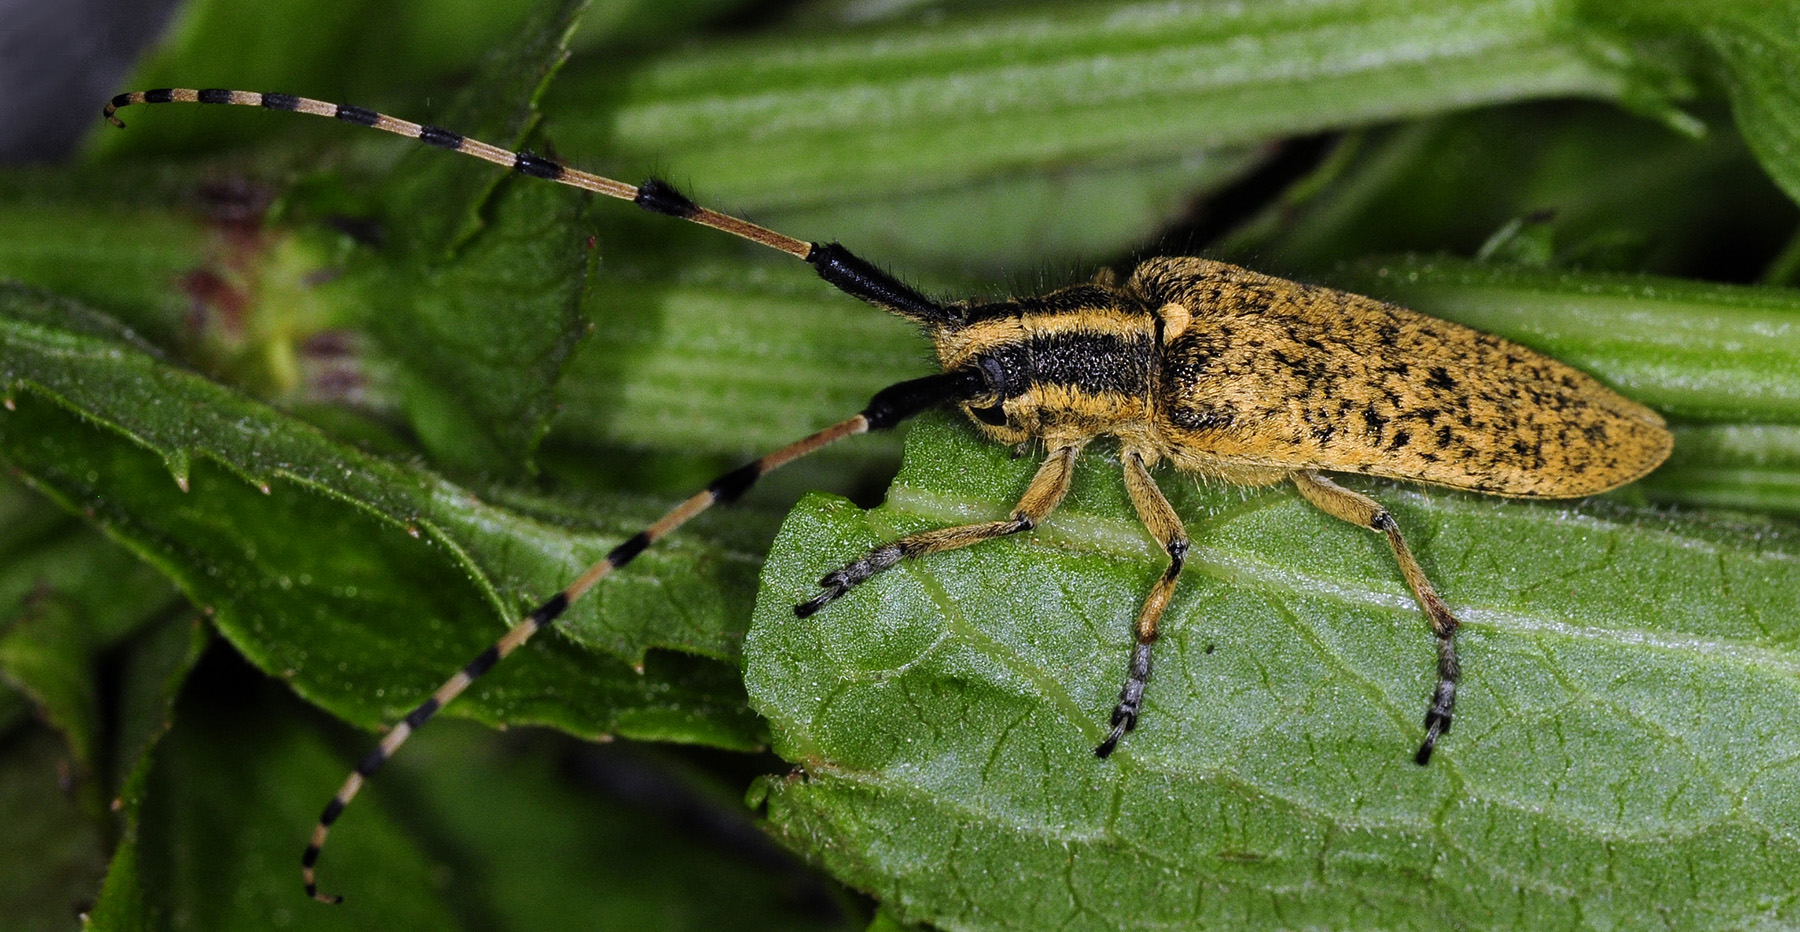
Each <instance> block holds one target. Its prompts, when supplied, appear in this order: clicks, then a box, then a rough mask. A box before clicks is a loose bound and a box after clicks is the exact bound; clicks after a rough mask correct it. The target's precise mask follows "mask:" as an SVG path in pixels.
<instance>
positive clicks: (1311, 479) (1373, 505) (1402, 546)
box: [1293, 470, 1462, 766]
mask: <svg viewBox="0 0 1800 932" xmlns="http://www.w3.org/2000/svg"><path fill="white" fill-rule="evenodd" d="M1293 480H1294V485H1295V487H1297V488H1298V489H1299V490H1300V494H1301V495H1303V496H1305V497H1306V500H1307V501H1309V502H1312V503H1313V504H1314V505H1315V506H1317V507H1318V508H1319V510H1321V511H1323V512H1325V513H1326V514H1328V515H1331V516H1333V517H1336V518H1342V519H1343V520H1345V521H1348V522H1350V523H1351V524H1355V525H1358V526H1360V527H1366V528H1368V529H1369V530H1371V531H1379V532H1381V533H1383V534H1386V535H1387V541H1388V546H1389V547H1391V548H1393V551H1394V559H1395V560H1396V561H1398V562H1399V564H1400V575H1402V576H1404V577H1406V584H1407V585H1408V586H1410V587H1412V591H1413V598H1415V599H1417V600H1418V602H1419V607H1420V608H1422V609H1424V610H1425V617H1427V618H1429V619H1430V620H1431V630H1432V631H1433V632H1435V633H1436V634H1437V638H1438V651H1437V653H1438V683H1437V689H1436V691H1434V692H1433V693H1432V698H1431V708H1430V710H1429V711H1427V712H1426V713H1425V740H1424V742H1422V743H1421V744H1420V745H1419V753H1418V754H1417V755H1416V756H1415V757H1414V758H1413V760H1414V761H1415V762H1417V763H1418V764H1419V765H1420V766H1424V765H1425V764H1426V763H1427V762H1429V761H1430V760H1431V751H1432V749H1433V748H1435V747H1436V746H1437V740H1438V737H1439V736H1440V735H1445V734H1448V733H1449V732H1450V711H1451V709H1452V708H1454V707H1455V705H1456V683H1457V680H1459V679H1460V678H1461V676H1462V668H1461V666H1460V665H1459V664H1458V663H1457V660H1456V643H1455V640H1454V638H1455V636H1456V628H1457V625H1458V622H1457V620H1456V616H1455V615H1452V614H1450V609H1449V607H1448V606H1446V605H1445V604H1444V600H1443V599H1441V598H1438V594H1437V590H1436V589H1435V588H1433V587H1432V585H1431V580H1429V579H1427V578H1425V571H1424V570H1423V569H1421V568H1420V567H1419V561H1418V560H1416V559H1413V555H1412V551H1411V550H1409V549H1407V546H1406V541H1405V540H1403V539H1401V537H1400V526H1399V525H1398V524H1396V523H1394V516H1393V515H1391V514H1388V510H1387V509H1386V508H1383V507H1382V506H1381V503H1380V502H1377V501H1376V500H1374V499H1372V498H1370V497H1368V496H1367V495H1363V494H1361V493H1359V492H1352V491H1351V490H1349V489H1346V488H1344V487H1343V486H1341V485H1338V484H1337V483H1335V482H1332V481H1331V480H1330V479H1327V478H1325V477H1324V476H1322V475H1320V474H1319V473H1317V472H1313V471H1312V470H1299V471H1296V472H1295V473H1294V474H1293Z"/></svg>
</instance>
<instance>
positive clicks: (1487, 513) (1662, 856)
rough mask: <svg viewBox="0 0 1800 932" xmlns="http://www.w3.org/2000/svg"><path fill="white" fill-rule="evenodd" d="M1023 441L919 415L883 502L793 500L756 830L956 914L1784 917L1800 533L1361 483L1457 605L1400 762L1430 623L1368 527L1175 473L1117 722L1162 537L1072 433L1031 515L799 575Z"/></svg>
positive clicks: (1077, 922) (1715, 921) (973, 498)
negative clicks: (1046, 496) (1447, 698)
mask: <svg viewBox="0 0 1800 932" xmlns="http://www.w3.org/2000/svg"><path fill="white" fill-rule="evenodd" d="M1035 465H1036V464H1035V463H1033V462H1032V461H1031V460H1030V459H1022V460H1012V459H1009V458H1008V456H1007V453H1006V451H1005V450H1001V449H996V448H995V447H993V446H992V445H989V444H985V443H982V442H980V441H979V440H977V438H976V437H975V436H974V434H973V432H972V430H970V429H969V428H967V427H965V426H963V425H962V424H960V423H955V422H951V421H949V420H947V419H939V420H933V421H928V422H926V423H923V424H921V425H919V426H918V427H916V428H915V429H914V431H913V433H912V435H911V437H910V438H909V441H908V445H907V460H906V465H905V467H904V469H903V470H902V473H901V475H900V477H899V479H898V480H896V483H895V487H894V489H893V490H892V491H891V493H890V495H889V498H888V503H887V504H886V505H884V506H883V507H881V508H878V509H876V510H874V511H870V512H862V511H859V510H858V509H856V508H854V507H851V506H849V505H847V504H845V503H842V502H839V501H835V500H830V499H825V498H818V497H815V498H809V499H808V500H807V501H805V502H803V503H802V505H801V507H800V508H799V509H797V510H796V512H795V513H794V515H793V516H792V517H791V518H790V520H789V522H788V524H787V526H786V527H784V529H783V533H782V536H781V538H780V539H779V540H778V541H777V543H776V545H775V548H774V551H773V552H772V553H771V556H770V559H769V561H768V563H767V565H766V569H765V577H764V586H763V592H762V595H761V597H760V598H759V601H758V606H757V618H756V622H755V626H754V628H753V629H752V632H751V637H750V640H749V641H748V643H747V647H746V665H747V666H746V679H747V682H748V684H749V688H750V693H751V698H752V701H753V702H754V703H755V704H756V707H757V709H758V710H759V711H761V712H762V713H763V714H764V715H766V716H768V717H769V719H770V722H771V727H772V729H773V732H774V735H775V747H776V750H777V751H778V752H779V753H781V754H782V755H783V756H784V757H786V758H788V759H789V760H792V761H794V762H795V763H796V765H797V769H796V772H795V774H793V775H792V776H790V777H788V778H785V779H780V778H769V779H766V780H764V781H762V782H761V783H760V784H759V789H758V791H757V793H758V796H759V798H760V800H761V801H762V802H763V803H764V804H765V805H766V806H767V810H768V817H769V820H770V823H771V825H772V827H773V828H774V830H775V831H776V832H777V833H778V834H779V835H780V837H782V838H783V839H785V840H786V841H787V842H788V843H790V844H792V845H794V846H796V847H797V848H798V849H799V850H801V851H803V852H805V853H806V854H807V855H808V856H809V857H812V858H814V859H816V860H818V861H819V862H821V863H822V864H824V865H825V866H826V867H827V869H829V870H830V871H832V873H833V874H835V875H837V876H838V877H840V878H842V879H844V880H845V881H846V882H848V883H850V884H852V885H853V886H856V887H859V888H861V889H864V890H867V891H869V892H871V893H873V894H874V895H875V896H877V897H878V898H879V899H881V900H882V902H883V903H884V904H885V907H886V908H887V909H889V910H892V911H893V912H894V913H895V915H896V916H897V917H898V918H900V919H901V920H904V921H907V922H926V923H931V924H934V925H938V926H942V927H946V928H958V929H1041V928H1052V927H1054V928H1069V929H1131V928H1165V927H1169V926H1185V927H1214V926H1221V927H1224V926H1229V927H1232V928H1293V927H1300V926H1320V927H1332V928H1360V927H1382V928H1399V927H1423V926H1430V927H1443V926H1447V925H1457V926H1461V927H1470V928H1501V927H1507V928H1512V927H1521V926H1523V927H1529V928H1534V929H1559V928H1571V929H1573V928H1582V927H1585V926H1584V923H1586V922H1589V921H1592V919H1593V916H1594V910H1595V909H1603V908H1606V906H1607V904H1609V903H1610V904H1614V908H1615V909H1617V910H1619V912H1617V913H1615V915H1616V916H1617V918H1618V919H1619V920H1620V921H1622V922H1627V924H1635V921H1636V920H1635V919H1634V918H1633V917H1636V919H1641V918H1642V916H1643V911H1644V910H1645V909H1647V908H1648V906H1649V904H1656V907H1657V912H1658V916H1659V919H1658V921H1659V922H1667V923H1669V924H1670V925H1672V926H1674V927H1678V928H1690V929H1700V928H1737V927H1741V926H1742V925H1744V924H1747V923H1753V922H1773V923H1776V924H1783V923H1787V922H1792V921H1794V920H1795V919H1796V916H1794V915H1793V914H1792V910H1793V908H1794V907H1793V901H1792V899H1791V898H1790V897H1789V896H1788V892H1789V891H1790V889H1791V882H1792V877H1793V875H1794V872H1795V870H1796V869H1800V836H1796V834H1795V833H1794V832H1793V831H1792V829H1791V826H1793V825H1796V824H1800V770H1796V768H1795V767H1794V766H1793V763H1792V762H1793V760H1795V752H1796V750H1800V746H1797V745H1796V740H1795V738H1794V736H1793V734H1792V729H1791V728H1788V727H1786V724H1785V723H1786V722H1788V721H1789V720H1791V719H1792V718H1793V717H1794V716H1795V715H1797V714H1800V690H1797V689H1796V688H1795V679H1794V676H1793V669H1794V667H1795V663H1796V659H1797V658H1796V655H1795V647H1796V645H1797V644H1800V626H1797V625H1800V614H1797V613H1796V612H1795V601H1794V595H1793V593H1794V592H1795V591H1796V590H1797V588H1800V536H1797V535H1796V534H1795V533H1794V532H1793V530H1792V528H1791V527H1782V526H1776V525H1771V524H1766V523H1756V524H1738V523H1734V522H1731V521H1726V520H1719V519H1706V518H1699V517H1694V518H1673V517H1669V516H1667V515H1665V514H1661V513H1657V512H1652V511H1646V510H1642V509H1634V508H1629V507H1625V506H1622V505H1618V504H1614V503H1611V502H1608V501H1606V500H1604V499H1602V500H1590V501H1587V502H1583V503H1566V502H1548V503H1517V502H1506V501H1501V500H1496V499H1487V498H1481V497H1476V496H1469V495H1462V494H1456V493H1450V492H1443V491H1433V490H1426V489H1420V488H1415V487H1409V486H1399V485H1392V484H1386V483H1378V482H1369V481H1355V480H1353V479H1352V480H1346V481H1349V482H1350V483H1351V484H1352V485H1354V486H1355V487H1356V488H1359V489H1366V490H1367V491H1368V492H1369V493H1370V494H1372V495H1373V496H1374V497H1376V498H1377V499H1378V500H1380V501H1382V502H1383V503H1384V504H1386V505H1388V506H1389V507H1390V508H1391V509H1392V511H1393V512H1394V514H1395V516H1396V518H1397V520H1398V521H1399V523H1400V526H1401V527H1402V529H1403V530H1404V531H1405V532H1406V533H1407V535H1408V536H1409V538H1410V540H1411V542H1412V544H1413V547H1414V549H1415V550H1416V551H1418V553H1419V555H1420V559H1421V560H1422V562H1423V563H1424V564H1425V567H1426V569H1427V571H1428V572H1429V573H1430V574H1431V575H1432V577H1433V579H1434V580H1435V582H1436V583H1437V585H1438V587H1439V590H1440V591H1441V592H1442V593H1443V594H1444V595H1445V597H1446V599H1447V600H1448V601H1449V603H1450V604H1451V606H1452V607H1453V608H1454V609H1455V610H1457V611H1458V612H1459V613H1460V615H1461V618H1462V620H1463V622H1464V627H1463V629H1462V632H1461V634H1460V635H1459V646H1460V649H1461V653H1462V657H1463V670H1464V678H1463V684H1462V690H1461V692H1460V693H1459V701H1458V718H1457V723H1456V729H1455V731H1454V733H1452V734H1451V735H1450V736H1449V737H1448V738H1447V739H1446V741H1445V743H1444V744H1443V745H1441V746H1440V748H1439V756H1438V757H1436V758H1434V759H1433V761H1432V764H1431V766H1429V767H1425V768H1421V767H1417V766H1415V765H1414V764H1413V763H1412V760H1411V753H1412V750H1413V747H1414V746H1415V744H1416V742H1417V741H1418V739H1419V737H1420V734H1421V728H1420V724H1419V721H1420V718H1421V716H1422V713H1423V710H1424V706H1425V703H1426V700H1427V698H1428V695H1429V692H1430V689H1431V683H1432V676H1433V639H1432V636H1431V634H1430V632H1429V629H1428V628H1427V626H1426V624H1425V621H1424V618H1423V617H1422V615H1421V614H1420V612H1419V610H1418V608H1417V607H1416V605H1415V604H1414V603H1413V600H1412V598H1411V596H1410V595H1409V594H1408V592H1407V590H1406V587H1405V584H1404V582H1403V581H1402V580H1401V578H1400V574H1399V572H1398V570H1397V569H1396V568H1395V567H1394V564H1393V560H1392V558H1391V556H1390V555H1389V554H1388V553H1387V551H1386V547H1385V545H1384V543H1383V542H1382V541H1381V540H1380V539H1379V538H1378V537H1376V536H1375V535H1372V534H1369V533H1368V532H1366V531H1362V530H1359V529H1357V528H1354V527H1351V526H1350V525H1348V524H1345V523H1343V522H1340V521H1336V520H1335V519H1332V518H1330V517H1328V516H1326V515H1324V514H1322V513H1320V512H1318V511H1317V510H1315V509H1313V508H1311V507H1310V506H1308V505H1307V504H1306V503H1305V502H1304V501H1303V500H1302V499H1300V497H1299V496H1298V495H1297V494H1296V493H1294V492H1293V490H1292V489H1290V488H1286V487H1275V488H1271V489H1267V490H1259V491H1255V492H1247V491H1243V490H1237V489H1230V488H1220V487H1219V486H1217V485H1202V484H1200V483H1198V482H1196V481H1194V480H1193V479H1190V478H1188V477H1184V476H1180V475H1177V474H1171V473H1168V472H1166V471H1165V472H1164V474H1163V475H1162V477H1161V480H1160V481H1161V485H1162V486H1163V488H1164V489H1165V491H1166V492H1167V493H1169V496H1170V498H1171V500H1172V501H1173V502H1174V504H1175V505H1176V508H1177V510H1178V511H1179V512H1180V514H1181V515H1182V516H1183V518H1184V520H1185V522H1186V524H1187V527H1188V531H1189V533H1190V535H1191V536H1192V538H1193V541H1194V547H1193V550H1192V551H1190V553H1189V554H1188V562H1187V569H1186V571H1185V572H1184V573H1183V575H1182V578H1181V584H1180V587H1179V588H1178V590H1177V593H1176V596H1175V600H1174V602H1173V604H1172V605H1171V607H1170V609H1169V614H1168V616H1167V617H1165V619H1164V622H1163V632H1164V634H1163V636H1162V638H1161V639H1160V640H1159V641H1158V643H1157V653H1156V667H1155V674H1154V676H1153V679H1152V682H1151V684H1150V691H1149V694H1148V706H1147V711H1146V712H1145V714H1144V717H1143V719H1142V720H1141V722H1140V724H1139V727H1138V729H1137V731H1136V732H1134V733H1133V734H1132V735H1130V736H1129V737H1128V738H1127V739H1126V740H1125V742H1124V743H1123V744H1122V745H1121V747H1120V749H1119V751H1118V752H1117V753H1116V754H1115V755H1114V756H1113V757H1112V758H1110V759H1107V760H1099V759H1096V758H1095V757H1094V756H1093V753H1092V749H1093V747H1094V746H1095V745H1096V744H1097V743H1098V742H1099V740H1100V739H1101V738H1102V737H1103V735H1104V734H1105V725H1106V719H1107V715H1108V713H1109V712H1110V710H1111V708H1112V705H1113V702H1114V700H1115V696H1116V694H1117V691H1118V688H1119V685H1120V683H1121V682H1122V680H1123V676H1124V672H1125V664H1126V659H1127V657H1128V655H1129V652H1130V644H1131V641H1132V635H1131V626H1132V622H1133V619H1134V618H1135V616H1136V614H1137V611H1138V607H1139V605H1140V603H1141V601H1142V599H1143V597H1144V595H1145V593H1146V592H1147V590H1148V587H1149V585H1150V583H1151V581H1152V580H1153V579H1154V578H1155V576H1156V575H1157V574H1158V573H1159V572H1160V571H1161V570H1162V568H1163V565H1164V563H1165V558H1164V557H1162V556H1161V553H1160V550H1159V548H1157V546H1156V545H1155V544H1154V543H1153V542H1152V541H1151V540H1150V539H1149V537H1148V535H1147V534H1146V533H1145V532H1144V531H1143V530H1142V528H1141V526H1140V525H1139V523H1138V521H1137V519H1136V518H1135V516H1134V515H1133V514H1132V511H1131V508H1130V506H1129V503H1128V502H1127V501H1126V500H1125V497H1124V495H1123V492H1122V488H1121V483H1120V481H1119V479H1118V476H1117V468H1118V467H1117V465H1116V462H1113V461H1111V457H1110V456H1109V455H1108V453H1107V451H1106V450H1105V449H1104V448H1102V449H1101V450H1099V451H1096V452H1093V453H1090V454H1089V455H1088V456H1087V457H1085V459H1084V462H1083V464H1082V466H1081V468H1080V469H1079V471H1078V474H1077V476H1076V479H1075V485H1074V489H1073V491H1072V492H1071V495H1070V499H1069V501H1068V503H1067V504H1065V506H1064V507H1063V508H1062V509H1061V510H1059V512H1058V513H1057V514H1056V515H1055V516H1054V517H1053V518H1052V519H1051V520H1050V521H1048V522H1046V523H1045V524H1044V525H1043V526H1041V527H1039V528H1038V529H1037V530H1035V531H1034V532H1033V533H1032V535H1030V537H1029V538H1028V539H1022V538H1011V539H1007V540H1004V541H996V542H992V543H989V544H986V545H983V546H980V547H976V548H970V549H969V550H964V551H957V552H953V553H947V554H940V555H937V556H934V557H931V558H927V559H924V560H918V561H913V562H909V563H907V564H905V565H904V566H902V567H900V568H897V569H895V570H893V571H891V572H889V573H886V574H884V575H882V576H880V577H878V578H876V579H875V580H872V581H870V582H869V583H867V584H865V585H863V586H861V587H859V588H858V589H856V590H854V591H853V592H852V593H850V594H849V595H848V596H846V597H845V598H844V599H843V600H841V601H840V602H838V603H834V604H833V605H832V606H830V607H829V608H828V609H826V610H825V611H823V612H821V613H819V614H818V615H817V616H815V617H813V618H811V619H806V620H797V619H795V618H794V616H793V611H792V606H793V605H794V603H796V602H797V601H800V600H802V599H805V598H807V597H808V596H809V595H810V594H811V593H812V592H814V591H816V587H815V586H814V580H815V579H816V578H817V577H818V576H819V574H820V573H822V572H825V571H827V570H830V569H833V568H835V567H836V566H839V565H841V564H843V563H844V562H847V561H848V560H850V559H852V558H854V557H856V556H858V555H860V554H861V553H862V552H863V550H864V548H866V547H868V546H871V545H874V544H877V543H880V542H884V541H887V540H891V539H892V538H894V537H895V536H897V535H899V534H902V533H906V532H910V531H915V530H919V529H923V528H928V527H938V526H943V525H948V524H956V523H965V522H969V521H975V520H986V519H992V518H997V517H1000V516H1002V515H1005V514H1006V513H1008V511H1009V510H1010V509H1011V508H1012V507H1013V502H1014V500H1015V498H1016V496H1017V495H1018V494H1019V493H1020V491H1021V490H1022V489H1023V488H1024V486H1025V483H1026V482H1027V481H1028V479H1029V477H1030V474H1031V472H1032V471H1033V469H1034V468H1035Z"/></svg>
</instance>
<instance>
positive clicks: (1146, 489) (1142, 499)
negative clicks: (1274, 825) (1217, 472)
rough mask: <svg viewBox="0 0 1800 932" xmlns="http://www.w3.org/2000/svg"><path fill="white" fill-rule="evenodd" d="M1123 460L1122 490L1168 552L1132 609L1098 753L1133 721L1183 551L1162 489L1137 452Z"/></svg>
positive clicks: (1107, 750) (1182, 533) (1182, 537)
mask: <svg viewBox="0 0 1800 932" xmlns="http://www.w3.org/2000/svg"><path fill="white" fill-rule="evenodd" d="M1123 459H1124V461H1125V462H1124V466H1125V491H1127V492H1129V493H1130V494H1131V503H1132V504H1133V505H1135V506H1136V507H1137V513H1138V517H1139V518H1140V519H1142V520H1143V522H1144V527H1145V528H1147V529H1148V530H1149V531H1150V534H1151V536H1153V537H1155V538H1156V540H1157V542H1158V543H1160V544H1162V546H1163V550H1165V551H1167V552H1168V554H1169V566H1168V568H1167V569H1165V570H1163V574H1162V576H1160V577H1158V578H1157V580H1156V585H1154V586H1152V587H1151V588H1150V595H1149V596H1148V597H1147V598H1145V599H1144V608H1143V610H1142V611H1140V612H1138V620H1137V645H1136V646H1134V647H1133V648H1132V649H1131V664H1130V666H1128V667H1127V668H1126V674H1125V688H1123V689H1121V690H1119V704H1118V705H1116V706H1114V707H1113V714H1112V730H1111V731H1110V732H1108V733H1107V735H1106V740H1105V741H1102V742H1100V746H1099V747H1097V748H1094V754H1095V755H1096V756H1098V757H1105V756H1107V755H1109V754H1111V753H1112V752H1113V748H1115V747H1117V746H1118V744H1119V739H1120V738H1123V737H1125V733H1126V732H1128V731H1130V730H1131V729H1132V728H1134V727H1136V726H1137V719H1138V712H1139V711H1140V710H1141V709H1142V708H1143V705H1144V686H1145V684H1146V683H1148V682H1149V680H1150V645H1152V644H1154V643H1156V625H1157V623H1158V622H1160V621H1161V620H1162V616H1163V612H1164V610H1166V609H1167V608H1168V607H1169V597H1170V596H1171V595H1173V594H1174V593H1175V578H1176V577H1177V576H1180V575H1181V565H1182V563H1183V562H1184V561H1185V560H1186V559H1187V552H1188V538H1187V530H1186V529H1185V528H1183V527H1182V526H1181V518H1180V516H1178V515H1177V514H1175V509H1174V508H1172V507H1170V506H1169V500H1168V499H1167V498H1164V497H1163V494H1162V490H1161V489H1159V488H1157V487H1156V480H1154V479H1152V478H1150V470H1148V469H1146V468H1145V467H1144V459H1143V457H1141V456H1139V455H1138V454H1137V453H1136V452H1135V451H1126V453H1125V455H1124V457H1123Z"/></svg>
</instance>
